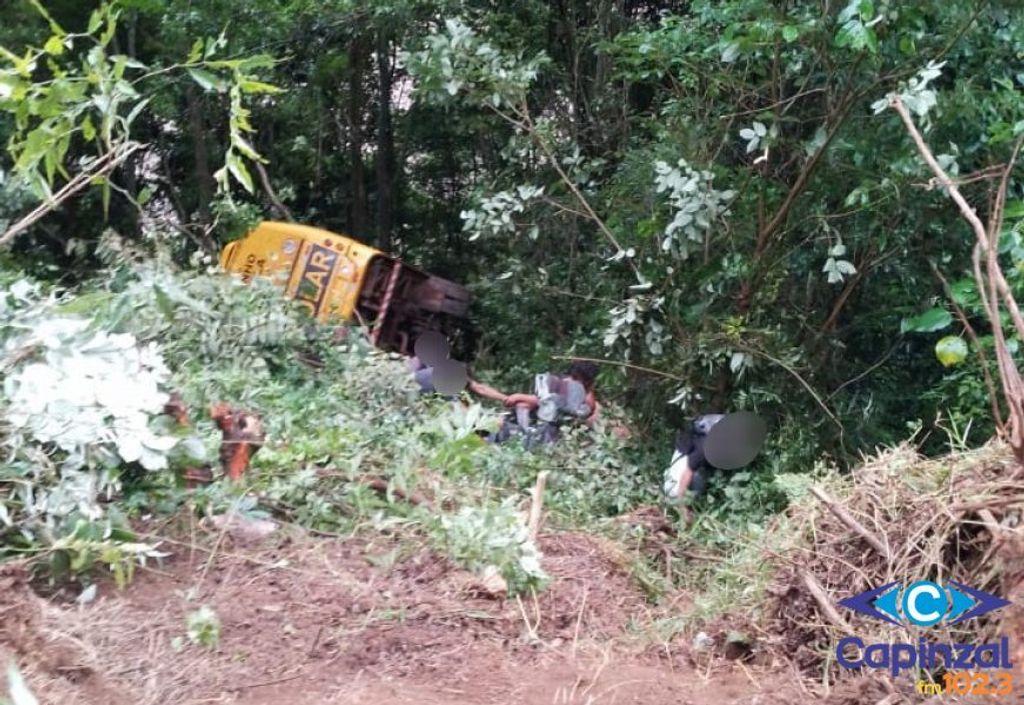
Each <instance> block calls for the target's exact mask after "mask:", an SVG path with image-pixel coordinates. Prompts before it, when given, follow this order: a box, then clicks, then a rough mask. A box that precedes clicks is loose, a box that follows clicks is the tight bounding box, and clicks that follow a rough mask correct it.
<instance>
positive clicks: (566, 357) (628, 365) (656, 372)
mask: <svg viewBox="0 0 1024 705" xmlns="http://www.w3.org/2000/svg"><path fill="white" fill-rule="evenodd" d="M552 358H554V359H555V360H580V361H581V362H593V363H594V364H596V365H614V366H615V367H626V368H628V369H631V370H636V371H637V372H645V373H647V374H649V375H657V376H658V377H665V378H666V379H674V380H676V381H677V382H685V381H686V378H685V377H680V376H679V375H674V374H672V373H671V372H663V371H662V370H655V369H653V368H650V367H641V366H640V365H634V364H632V363H629V362H620V361H618V360H603V359H601V358H597V357H579V356H578V355H552Z"/></svg>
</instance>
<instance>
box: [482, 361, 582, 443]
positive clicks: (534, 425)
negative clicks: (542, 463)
mask: <svg viewBox="0 0 1024 705" xmlns="http://www.w3.org/2000/svg"><path fill="white" fill-rule="evenodd" d="M596 380H597V365H595V364H594V363H592V362H583V361H580V360H574V361H573V362H572V364H571V365H569V369H568V370H567V371H566V373H565V374H564V375H556V374H552V373H550V372H546V373H544V374H539V375H537V376H536V377H535V378H534V393H533V394H523V393H517V394H504V393H502V392H500V391H498V390H497V389H495V388H494V387H491V386H489V385H486V384H483V383H481V382H477V381H475V380H471V381H470V383H469V389H470V391H472V392H473V393H474V394H477V395H479V396H482V397H485V398H487V399H494V400H495V401H500V402H502V403H503V404H504V405H505V406H506V407H508V408H510V409H512V410H513V411H512V412H511V413H509V414H507V415H506V416H505V417H504V418H503V419H502V424H501V427H500V428H499V429H498V431H497V433H495V434H493V436H492V437H491V440H492V441H493V442H495V443H504V442H505V441H507V440H508V439H509V438H511V437H512V436H518V435H522V436H523V442H524V444H525V445H526V447H528V448H530V447H533V446H535V445H537V444H538V443H553V442H554V441H556V440H557V439H558V436H559V426H560V425H561V424H563V423H567V422H572V421H582V422H583V423H585V424H587V425H588V426H592V425H593V424H594V421H596V420H597V415H598V410H599V408H600V405H599V404H598V402H597V399H596V397H595V395H594V383H595V381H596Z"/></svg>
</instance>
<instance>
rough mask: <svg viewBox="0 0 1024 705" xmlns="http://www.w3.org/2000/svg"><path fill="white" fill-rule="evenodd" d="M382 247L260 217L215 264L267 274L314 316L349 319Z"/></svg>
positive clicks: (245, 273) (247, 274)
mask: <svg viewBox="0 0 1024 705" xmlns="http://www.w3.org/2000/svg"><path fill="white" fill-rule="evenodd" d="M378 256H385V255H384V253H383V252H381V251H380V250H377V249H375V248H373V247H369V246H368V245H364V244H363V243H361V242H359V241H357V240H353V239H352V238H349V237H345V236H344V235H339V234H337V233H332V232H330V231H329V230H321V229H320V228H313V227H310V226H308V225H296V224H295V223H275V222H270V221H267V222H263V223H260V224H259V226H257V227H256V228H255V229H254V230H252V231H251V232H250V233H249V234H248V235H246V236H245V237H244V238H242V239H241V240H236V241H235V242H232V243H229V244H228V245H227V246H225V248H224V250H223V252H221V258H220V264H221V267H223V268H224V269H225V270H226V271H228V272H232V273H235V274H239V275H241V277H242V281H244V282H246V283H249V282H250V281H251V280H252V278H253V277H261V278H267V279H269V280H270V281H272V282H274V283H275V284H277V285H278V286H281V287H282V288H284V290H285V294H286V295H287V296H289V297H290V298H293V299H295V300H296V301H298V302H300V303H301V304H302V305H304V306H305V307H306V308H308V309H309V312H310V314H311V315H312V316H313V317H314V318H316V319H317V320H319V321H328V320H332V319H333V320H337V319H344V320H351V319H352V318H353V317H354V315H355V311H356V306H357V305H358V303H359V295H360V290H361V289H362V287H363V281H364V280H365V278H366V273H367V271H368V269H369V265H370V262H371V261H372V260H373V258H374V257H378Z"/></svg>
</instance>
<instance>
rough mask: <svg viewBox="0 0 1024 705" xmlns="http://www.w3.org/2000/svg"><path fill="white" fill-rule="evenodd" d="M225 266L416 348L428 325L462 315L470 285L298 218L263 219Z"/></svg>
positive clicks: (229, 250) (384, 343)
mask: <svg viewBox="0 0 1024 705" xmlns="http://www.w3.org/2000/svg"><path fill="white" fill-rule="evenodd" d="M220 263H221V266H222V267H223V268H224V269H225V270H226V271H228V272H233V273H236V274H239V275H241V277H242V280H243V281H245V282H247V283H248V282H249V281H251V280H252V278H253V277H261V278H267V279H269V280H270V281H272V282H274V283H275V284H276V285H278V286H280V287H281V288H283V289H284V293H285V295H286V296H288V297H291V298H293V299H295V300H296V301H299V302H300V303H301V304H303V305H304V306H306V307H307V308H308V309H309V312H310V314H311V315H312V316H313V317H314V318H316V319H317V320H318V321H322V322H327V321H331V320H335V321H338V320H346V321H356V322H359V323H362V324H365V325H366V326H368V327H369V329H370V337H371V340H372V341H373V343H374V344H375V345H377V346H378V347H381V348H385V349H388V350H396V351H398V352H401V353H404V354H407V355H411V354H412V347H413V343H414V342H415V340H416V338H417V336H419V334H420V333H422V332H423V331H425V330H439V331H441V332H444V333H446V334H451V333H452V332H454V331H455V330H457V329H459V328H460V327H461V326H462V324H463V323H464V322H465V319H466V316H467V314H468V310H469V298H470V297H469V292H468V291H467V290H466V289H465V288H464V287H462V286H459V285H458V284H455V283H454V282H450V281H448V280H447V279H442V278H441V277H436V276H433V275H432V274H428V273H426V272H423V271H420V270H419V269H416V268H415V267H410V266H409V265H407V264H405V263H404V262H402V261H400V260H398V259H396V258H394V257H391V256H389V255H387V254H386V253H384V252H382V251H380V250H378V249H375V248H373V247H369V246H367V245H364V244H363V243H361V242H359V241H357V240H353V239H352V238H350V237H346V236H344V235H339V234H337V233H332V232H330V231H328V230H321V229H319V228H313V227H309V226H306V225H296V224H294V223H275V222H263V223H260V224H259V226H257V227H256V228H255V229H254V230H252V231H251V232H249V234H248V235H246V236H245V237H243V238H242V239H240V240H236V241H234V242H231V243H228V245H226V246H225V247H224V250H223V251H222V252H221V257H220Z"/></svg>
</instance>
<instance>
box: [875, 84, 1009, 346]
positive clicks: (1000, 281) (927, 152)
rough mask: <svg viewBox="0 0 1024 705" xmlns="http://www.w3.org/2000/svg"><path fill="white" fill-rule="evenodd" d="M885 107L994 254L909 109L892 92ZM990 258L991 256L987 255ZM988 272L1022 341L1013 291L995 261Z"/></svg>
mask: <svg viewBox="0 0 1024 705" xmlns="http://www.w3.org/2000/svg"><path fill="white" fill-rule="evenodd" d="M889 106H890V107H891V108H892V109H893V110H895V111H896V112H897V113H898V114H899V116H900V119H902V120H903V124H904V125H905V126H906V128H907V132H909V133H910V137H911V139H913V140H914V144H915V145H916V146H917V151H918V152H919V153H920V154H921V157H922V158H923V159H924V161H925V163H926V164H927V165H928V167H929V168H930V169H931V170H932V172H933V173H934V174H935V176H936V177H937V178H938V180H939V183H940V184H942V185H943V186H944V187H945V188H946V192H947V193H948V194H949V197H950V198H952V199H953V202H954V203H956V205H957V207H958V208H959V209H960V213H961V215H963V217H964V220H966V221H967V222H968V224H969V225H970V226H971V229H973V230H974V235H975V237H976V238H977V240H978V242H979V243H980V244H981V247H982V249H983V250H985V252H986V254H991V255H994V254H995V252H994V251H993V250H992V247H993V245H992V243H990V242H989V233H988V230H987V229H986V227H985V224H984V223H982V222H981V218H979V217H978V213H977V212H976V211H975V210H974V208H972V207H971V204H970V203H968V202H967V199H966V198H964V196H963V194H962V193H960V189H959V188H957V185H956V183H955V182H954V181H953V180H952V179H950V178H949V175H948V174H947V173H946V172H945V170H944V169H943V168H942V167H941V166H940V165H939V162H938V161H937V160H936V159H935V156H934V155H933V154H932V151H931V149H929V147H928V145H927V144H925V141H924V138H923V137H922V136H921V133H920V131H918V129H917V125H915V124H914V120H913V118H912V117H911V116H910V112H909V111H908V110H907V106H905V105H904V104H903V101H902V100H901V99H900V97H899V96H898V95H893V96H891V97H890V98H889ZM1020 145H1021V142H1020V140H1018V141H1017V146H1016V147H1015V148H1014V153H1013V158H1012V159H1011V160H1010V162H1009V163H1008V165H1007V170H1006V173H1005V174H1004V180H1003V186H1001V187H1000V190H1001V191H1004V187H1005V184H1006V179H1007V178H1008V177H1009V170H1010V169H1011V168H1012V166H1013V164H1014V160H1015V159H1016V157H1017V152H1018V150H1019V149H1020ZM989 259H990V267H991V260H993V259H995V258H994V257H990V258H989ZM989 275H990V276H992V277H993V279H994V280H995V284H996V286H997V287H998V289H999V294H1000V296H1001V297H1002V299H1003V302H1004V303H1005V304H1006V308H1007V309H1008V310H1009V312H1010V318H1011V319H1012V320H1013V325H1014V327H1015V328H1016V330H1017V336H1018V337H1019V338H1021V339H1022V340H1024V316H1022V315H1021V312H1020V308H1019V307H1018V306H1017V301H1016V300H1015V299H1014V297H1013V293H1012V292H1011V291H1010V285H1009V284H1008V283H1007V281H1006V277H1004V276H1003V273H1002V270H1001V269H1000V268H999V266H998V262H996V263H995V266H994V268H992V269H990V270H989Z"/></svg>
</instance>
